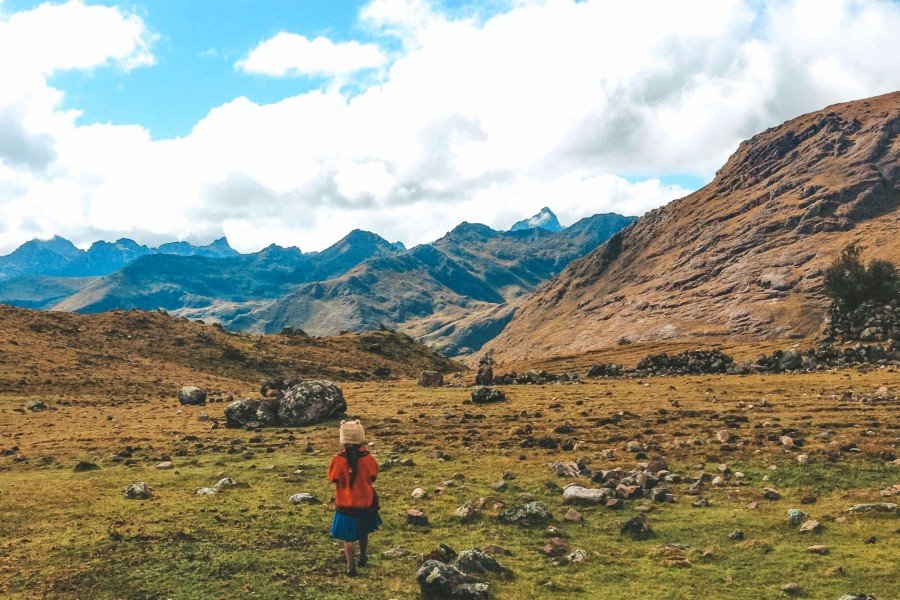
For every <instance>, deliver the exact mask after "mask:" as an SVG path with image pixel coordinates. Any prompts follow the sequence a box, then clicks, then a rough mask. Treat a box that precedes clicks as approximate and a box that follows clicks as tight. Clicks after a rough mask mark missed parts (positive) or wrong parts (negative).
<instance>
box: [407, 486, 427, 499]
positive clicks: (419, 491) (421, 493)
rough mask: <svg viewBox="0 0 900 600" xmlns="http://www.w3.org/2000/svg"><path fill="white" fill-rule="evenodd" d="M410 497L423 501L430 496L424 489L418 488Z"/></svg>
mask: <svg viewBox="0 0 900 600" xmlns="http://www.w3.org/2000/svg"><path fill="white" fill-rule="evenodd" d="M410 495H411V496H412V497H413V498H415V499H416V500H421V499H422V498H424V497H425V496H427V495H428V492H426V491H425V490H424V489H422V488H420V487H418V488H416V489H414V490H413V491H412V494H410Z"/></svg>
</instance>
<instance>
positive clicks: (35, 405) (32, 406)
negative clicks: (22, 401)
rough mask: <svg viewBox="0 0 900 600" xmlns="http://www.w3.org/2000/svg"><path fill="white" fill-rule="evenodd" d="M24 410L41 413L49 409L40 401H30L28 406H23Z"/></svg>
mask: <svg viewBox="0 0 900 600" xmlns="http://www.w3.org/2000/svg"><path fill="white" fill-rule="evenodd" d="M25 408H27V409H28V410H30V411H32V412H42V411H45V410H47V409H48V408H49V407H48V406H47V405H46V404H45V403H44V402H42V401H40V400H32V401H31V402H29V403H28V404H26V405H25Z"/></svg>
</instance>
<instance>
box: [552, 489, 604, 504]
mask: <svg viewBox="0 0 900 600" xmlns="http://www.w3.org/2000/svg"><path fill="white" fill-rule="evenodd" d="M611 495H612V492H611V491H610V490H609V489H608V488H586V487H582V486H580V485H570V486H567V487H566V488H565V489H564V490H563V504H603V503H605V502H606V501H607V500H608V499H609V498H610V496H611Z"/></svg>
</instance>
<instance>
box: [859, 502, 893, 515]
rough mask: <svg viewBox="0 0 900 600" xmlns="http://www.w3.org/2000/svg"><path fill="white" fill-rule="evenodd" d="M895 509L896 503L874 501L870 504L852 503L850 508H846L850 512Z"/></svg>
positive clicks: (888, 510)
mask: <svg viewBox="0 0 900 600" xmlns="http://www.w3.org/2000/svg"><path fill="white" fill-rule="evenodd" d="M896 510H897V505H896V504H894V503H893V502H875V503H872V504H854V505H853V506H851V507H850V508H848V509H847V512H852V513H862V512H894V511H896Z"/></svg>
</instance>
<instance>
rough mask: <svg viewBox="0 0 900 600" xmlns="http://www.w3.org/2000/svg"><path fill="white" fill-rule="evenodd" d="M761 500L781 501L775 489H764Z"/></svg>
mask: <svg viewBox="0 0 900 600" xmlns="http://www.w3.org/2000/svg"><path fill="white" fill-rule="evenodd" d="M763 498H765V499H766V500H781V493H780V492H779V491H778V490H776V489H775V488H765V489H764V490H763Z"/></svg>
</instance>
